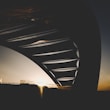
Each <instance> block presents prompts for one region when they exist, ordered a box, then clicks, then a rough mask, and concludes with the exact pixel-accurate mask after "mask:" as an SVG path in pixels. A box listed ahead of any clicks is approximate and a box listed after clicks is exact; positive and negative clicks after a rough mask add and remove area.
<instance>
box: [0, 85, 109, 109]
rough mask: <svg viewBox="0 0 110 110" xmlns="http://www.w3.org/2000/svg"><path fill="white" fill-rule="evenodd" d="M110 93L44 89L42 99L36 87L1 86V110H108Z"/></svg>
mask: <svg viewBox="0 0 110 110" xmlns="http://www.w3.org/2000/svg"><path fill="white" fill-rule="evenodd" d="M109 103H110V92H97V91H96V92H91V93H90V92H87V91H83V92H80V91H74V90H72V89H71V90H58V89H48V88H44V94H43V96H42V97H41V95H40V92H39V88H38V87H37V86H35V85H0V108H2V109H1V110H6V109H8V110H12V109H14V110H16V109H18V110H27V109H29V110H44V109H46V110H60V109H61V110H70V109H72V110H74V109H76V110H80V109H83V110H84V109H87V110H91V109H92V110H95V109H96V108H97V109H98V110H99V109H100V108H103V110H106V109H107V108H108V107H109Z"/></svg>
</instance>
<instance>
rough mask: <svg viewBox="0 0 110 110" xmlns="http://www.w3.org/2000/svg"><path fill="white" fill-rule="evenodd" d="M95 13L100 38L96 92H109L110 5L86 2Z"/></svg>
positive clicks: (100, 2) (102, 2)
mask: <svg viewBox="0 0 110 110" xmlns="http://www.w3.org/2000/svg"><path fill="white" fill-rule="evenodd" d="M88 1H89V4H90V6H91V8H92V10H93V12H94V13H95V16H96V18H97V22H98V25H99V31H100V36H101V68H100V76H99V83H98V90H99V91H103V90H107V91H108V90H109V91H110V3H109V1H108V0H101V1H100V0H88Z"/></svg>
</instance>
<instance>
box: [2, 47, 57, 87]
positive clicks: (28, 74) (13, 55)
mask: <svg viewBox="0 0 110 110" xmlns="http://www.w3.org/2000/svg"><path fill="white" fill-rule="evenodd" d="M0 50H1V53H0V79H1V80H2V82H1V83H6V84H20V81H21V80H24V81H26V83H32V84H37V85H39V86H47V87H50V88H51V87H57V86H56V84H55V83H54V82H53V80H52V79H51V78H50V77H49V76H48V75H47V74H46V73H45V71H43V69H41V68H40V67H39V66H38V65H37V64H36V63H34V62H33V61H32V60H30V59H29V58H27V57H25V56H24V55H22V54H20V53H18V52H16V51H14V50H12V49H9V48H7V47H4V46H0Z"/></svg>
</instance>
